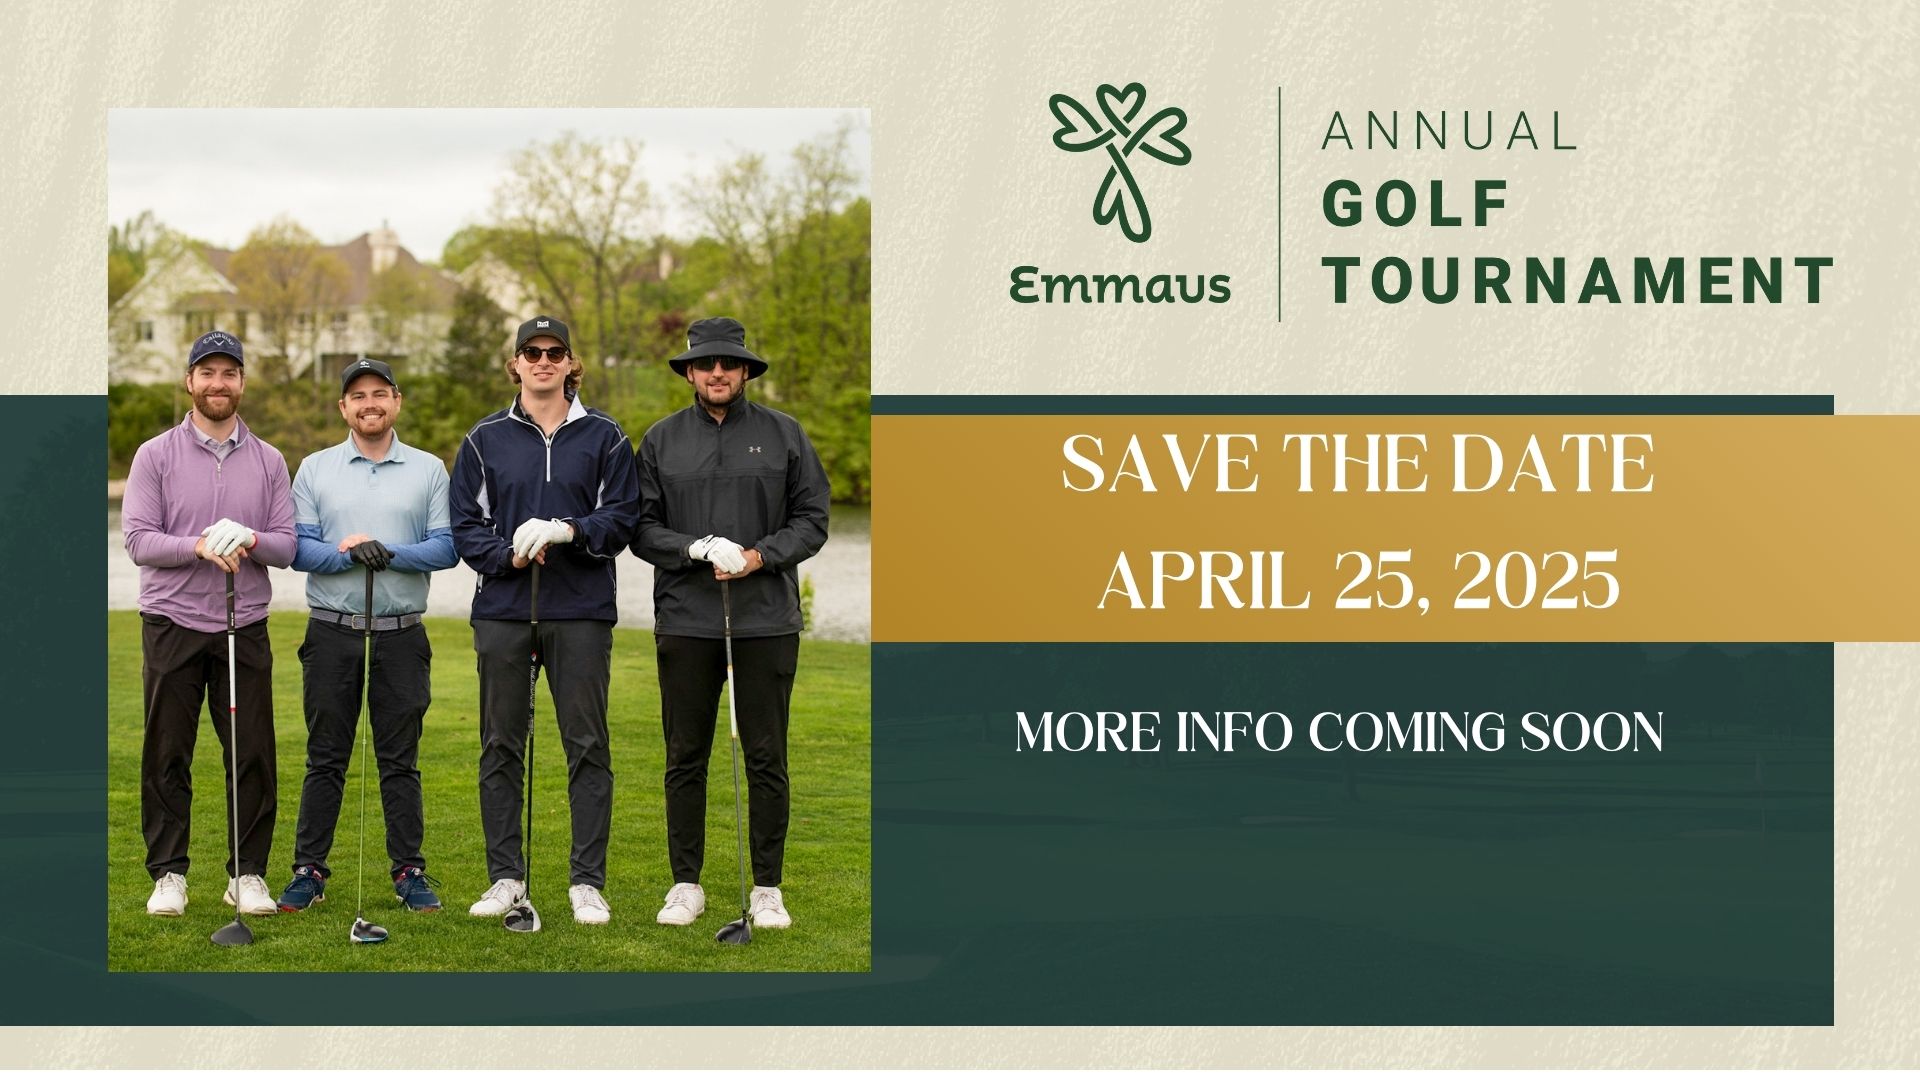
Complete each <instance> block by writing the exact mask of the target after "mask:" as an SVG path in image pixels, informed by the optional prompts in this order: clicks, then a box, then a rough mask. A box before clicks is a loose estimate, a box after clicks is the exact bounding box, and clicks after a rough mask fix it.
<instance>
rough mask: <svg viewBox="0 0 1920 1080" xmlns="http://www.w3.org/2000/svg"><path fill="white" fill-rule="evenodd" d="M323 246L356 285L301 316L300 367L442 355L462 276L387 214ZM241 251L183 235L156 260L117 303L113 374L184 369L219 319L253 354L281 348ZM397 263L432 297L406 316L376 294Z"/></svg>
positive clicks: (149, 379)
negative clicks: (237, 257) (428, 259)
mask: <svg viewBox="0 0 1920 1080" xmlns="http://www.w3.org/2000/svg"><path fill="white" fill-rule="evenodd" d="M323 250H325V251H328V252H331V253H332V254H333V255H335V256H337V257H338V258H339V259H340V261H341V262H342V263H343V264H344V265H345V266H346V268H347V286H346V289H345V291H344V293H343V294H342V295H341V297H340V298H339V303H338V304H335V305H331V306H329V308H328V309H327V310H324V311H312V312H303V313H301V314H300V315H299V316H297V318H296V327H295V333H294V334H292V335H291V336H292V337H293V338H294V339H295V344H293V345H292V346H291V347H290V348H289V349H288V350H287V352H288V355H287V361H288V365H289V368H290V370H292V371H293V373H295V374H296V375H310V376H311V377H313V378H314V379H316V380H325V379H328V378H331V377H333V376H334V375H336V374H338V373H339V372H340V371H342V370H344V369H345V367H346V365H347V364H348V363H350V362H351V361H352V360H353V359H355V358H356V357H360V356H373V357H378V358H380V359H384V360H387V361H389V362H395V363H398V364H405V365H407V366H410V367H414V368H415V369H416V370H420V369H423V368H426V367H430V366H431V365H432V364H434V363H436V362H437V361H438V359H439V356H440V353H441V351H442V350H443V349H444V347H445V343H446V337H447V329H448V326H449V325H450V322H451V312H452V307H453V298H454V295H455V294H456V293H457V292H458V291H459V288H460V283H459V282H457V281H456V280H455V279H454V278H453V277H452V276H450V275H448V274H447V273H445V272H444V271H441V270H439V269H437V268H435V267H430V266H427V265H425V264H424V263H421V262H420V261H419V260H418V259H415V258H414V257H413V253H412V252H410V251H408V250H407V249H406V248H404V247H402V246H400V239H399V237H398V236H397V235H396V234H395V233H394V232H393V230H392V229H389V228H387V227H386V226H385V225H384V224H383V225H381V227H380V228H378V229H375V230H373V231H371V232H366V233H362V234H361V235H359V236H356V237H354V238H353V239H352V240H349V241H347V242H346V243H344V244H337V245H333V246H329V247H325V248H324V249H323ZM233 254H234V253H233V252H232V251H229V250H227V249H225V248H217V247H212V246H210V245H209V246H200V245H183V246H181V247H179V248H178V249H176V250H175V251H173V252H171V253H170V254H167V255H162V256H159V257H157V258H155V259H154V260H153V261H152V262H151V263H150V264H149V266H148V268H147V273H146V276H144V277H142V278H141V279H140V281H139V282H137V283H136V284H135V285H134V286H133V288H131V289H129V290H128V291H127V293H126V295H125V296H122V297H121V298H120V301H119V302H118V303H116V304H115V305H114V306H113V308H112V309H111V311H110V312H109V313H108V328H109V329H108V333H109V340H110V342H111V349H112V354H111V356H110V357H109V360H108V368H107V372H108V378H109V379H110V380H112V381H114V382H137V383H155V382H169V381H172V380H174V379H177V378H178V377H179V375H180V370H181V365H182V363H183V362H184V360H185V357H186V353H187V347H188V345H189V344H190V343H191V342H192V341H193V339H195V338H197V337H199V336H200V335H201V334H204V333H206V332H207V331H209V330H212V329H214V328H216V327H218V328H220V329H223V330H227V331H229V332H231V333H233V334H236V335H238V336H239V337H240V339H241V341H242V342H244V343H245V344H246V346H247V354H248V356H249V358H251V357H254V356H275V355H278V352H279V349H278V347H277V346H276V345H275V344H274V343H273V342H272V341H271V340H270V339H269V338H268V337H267V334H266V327H265V326H264V325H263V321H262V319H261V318H260V316H259V313H258V312H254V311H249V310H248V309H247V306H246V305H245V304H244V303H242V301H241V298H240V292H239V290H238V289H237V288H236V287H235V285H234V283H233V280H232V278H231V277H230V276H229V273H230V267H231V264H232V260H233ZM396 268H397V269H398V270H400V271H403V272H406V273H408V274H409V275H410V276H411V277H412V280H413V283H414V284H415V285H416V286H417V294H418V295H419V297H420V298H421V300H422V301H423V302H422V303H421V304H419V305H418V310H417V312H416V313H415V314H413V315H412V316H411V317H409V318H407V319H405V320H404V321H403V323H402V324H401V325H395V320H394V319H393V318H392V316H391V314H390V313H389V312H388V311H386V310H384V309H383V308H382V307H381V306H380V305H378V304H377V303H375V300H376V297H375V284H376V282H377V281H379V280H380V275H382V274H384V273H386V272H387V271H390V270H394V269H396ZM492 284H494V283H493V282H487V283H485V284H483V287H486V285H492ZM489 291H491V290H489ZM316 361H317V363H316Z"/></svg>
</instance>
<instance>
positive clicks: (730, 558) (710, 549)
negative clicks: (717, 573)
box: [687, 536, 747, 574]
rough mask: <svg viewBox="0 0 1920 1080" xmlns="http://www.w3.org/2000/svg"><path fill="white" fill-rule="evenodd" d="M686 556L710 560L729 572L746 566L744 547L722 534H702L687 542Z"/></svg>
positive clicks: (737, 570)
mask: <svg viewBox="0 0 1920 1080" xmlns="http://www.w3.org/2000/svg"><path fill="white" fill-rule="evenodd" d="M687 558H689V559H699V560H700V561H701V562H710V563H712V564H713V565H715V566H717V567H719V568H720V569H722V570H725V571H726V572H727V573H729V574H737V573H739V572H740V571H742V570H745V569H746V568H747V554H746V549H745V548H743V547H741V546H740V545H739V544H736V543H734V542H733V541H731V540H729V539H727V538H726V537H724V536H703V537H701V538H700V539H698V540H695V541H694V542H693V543H691V544H688V545H687Z"/></svg>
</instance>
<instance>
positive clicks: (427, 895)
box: [393, 866, 440, 911]
mask: <svg viewBox="0 0 1920 1080" xmlns="http://www.w3.org/2000/svg"><path fill="white" fill-rule="evenodd" d="M439 885H440V883H439V882H438V881H436V880H434V879H433V878H430V877H428V876H427V872H426V871H425V870H422V869H420V868H419V867H417V866H403V867H401V868H400V870H399V872H398V873H396V874H394V875H393V894H394V895H395V896H398V897H399V898H400V902H401V903H402V904H405V905H406V906H407V910H408V911H439V910H440V897H439V896H438V895H436V894H435V893H434V891H433V890H434V889H436V888H438V887H439Z"/></svg>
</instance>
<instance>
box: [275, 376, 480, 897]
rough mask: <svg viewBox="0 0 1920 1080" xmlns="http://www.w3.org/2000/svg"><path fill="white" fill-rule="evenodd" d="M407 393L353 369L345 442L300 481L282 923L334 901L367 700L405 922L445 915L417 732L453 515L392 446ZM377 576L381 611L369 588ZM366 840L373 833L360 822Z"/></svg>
mask: <svg viewBox="0 0 1920 1080" xmlns="http://www.w3.org/2000/svg"><path fill="white" fill-rule="evenodd" d="M400 405H401V397H400V387H399V385H398V384H397V383H395V382H394V378H393V369H392V368H390V367H388V366H387V365H386V364H384V363H381V362H380V361H378V360H365V359H362V360H358V361H355V362H354V363H352V364H349V365H347V369H346V371H344V372H343V373H342V374H341V376H340V418H341V419H342V420H345V421H346V423H347V438H346V441H345V442H341V443H338V444H336V445H334V446H330V447H328V448H327V449H325V450H322V451H320V452H319V453H316V454H313V455H311V456H310V457H308V458H307V460H306V461H304V462H302V463H301V465H300V474H299V475H298V476H296V477H295V478H294V481H293V512H294V523H295V527H296V529H297V530H298V533H299V543H300V547H299V552H298V553H297V554H296V555H295V556H294V561H293V568H294V569H295V570H304V571H306V574H307V606H308V607H309V608H310V609H311V611H312V614H311V615H310V616H309V617H308V619H307V636H306V640H305V641H303V642H302V643H301V645H300V670H301V674H302V675H303V676H304V684H303V685H304V689H303V692H302V701H303V703H304V705H305V707H306V716H307V773H306V781H305V783H303V784H302V785H301V789H300V819H299V825H298V827H297V828H296V829H295V831H294V835H293V880H292V881H291V882H289V883H288V885H287V887H286V888H285V889H284V890H282V892H281V894H280V905H279V906H280V910H281V911H300V910H303V909H305V908H307V907H310V906H311V905H313V904H316V903H319V902H320V901H322V900H324V899H325V898H326V887H327V878H328V877H330V876H331V875H332V870H331V869H330V868H329V867H328V865H327V855H328V853H329V852H330V851H331V850H332V848H333V831H334V826H335V825H336V824H337V823H338V820H339V816H340V796H341V792H342V790H343V789H344V787H345V784H346V775H347V766H348V764H349V763H350V761H351V760H352V756H353V745H354V735H355V733H356V731H358V729H359V726H360V702H361V695H362V693H363V692H364V693H365V694H366V697H367V708H368V710H369V713H370V716H369V723H370V725H371V727H372V729H373V755H374V760H376V761H377V762H379V764H380V806H381V809H382V810H383V811H384V812H385V816H386V823H387V861H388V863H389V865H388V872H389V873H390V874H391V876H392V878H393V891H394V893H395V894H396V895H397V896H398V897H399V899H400V902H401V903H402V904H404V905H406V907H407V908H408V910H410V911H438V910H440V898H439V897H438V896H437V895H435V894H434V891H433V887H434V885H435V882H433V880H432V879H431V878H429V877H427V873H426V866H427V860H426V856H425V855H423V854H422V853H421V847H422V844H423V843H424V840H425V837H424V833H425V823H424V817H423V815H422V812H421V798H420V770H419V768H418V767H417V762H418V760H419V754H420V730H421V723H422V720H423V718H424V717H425V716H426V714H427V706H428V704H429V703H430V702H431V700H432V693H431V686H430V681H429V674H430V667H431V664H432V660H433V649H432V647H431V646H430V645H429V644H428V642H427V631H426V628H425V627H423V626H421V625H420V617H421V615H422V614H424V613H425V612H426V610H427V586H428V577H429V575H431V574H432V573H433V571H435V570H444V569H446V568H447V567H449V566H452V565H453V563H454V553H453V530H452V526H451V524H450V522H449V519H448V511H447V468H446V466H445V465H442V464H441V463H440V459H439V458H437V457H434V456H433V455H432V454H429V453H426V452H424V451H421V450H417V449H414V448H413V447H411V446H408V445H407V444H405V443H403V442H401V441H400V437H399V436H398V435H397V434H395V433H394V430H393V424H394V421H395V420H397V419H399V417H400ZM369 572H372V573H373V574H374V579H375V580H374V591H373V611H372V612H371V613H369V612H368V611H367V610H366V606H367V599H366V596H367V591H366V575H367V574H368V573H369ZM369 614H371V615H372V617H373V663H372V667H373V672H372V681H371V685H370V686H364V687H363V685H362V684H363V682H365V681H366V680H365V679H364V678H363V674H364V669H365V656H364V653H365V647H366V637H367V617H368V615H369ZM361 825H362V827H363V828H364V827H365V822H362V823H361Z"/></svg>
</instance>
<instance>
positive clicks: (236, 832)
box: [227, 570, 240, 921]
mask: <svg viewBox="0 0 1920 1080" xmlns="http://www.w3.org/2000/svg"><path fill="white" fill-rule="evenodd" d="M235 634H236V631H235V629H234V615H233V571H231V570H229V571H227V750H228V752H229V756H230V757H231V759H232V762H233V768H232V771H231V772H230V773H228V775H227V797H228V798H229V799H230V800H231V802H230V803H229V804H228V805H229V806H230V807H232V813H230V814H228V815H227V827H228V828H229V829H230V830H231V831H232V836H233V873H232V874H230V875H228V876H230V877H231V878H232V879H233V917H234V920H235V921H238V920H239V918H240V721H239V715H240V689H239V685H238V684H237V683H236V682H235V681H234V675H235V672H236V670H237V666H236V664H235V663H234V658H233V650H234V639H235Z"/></svg>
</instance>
